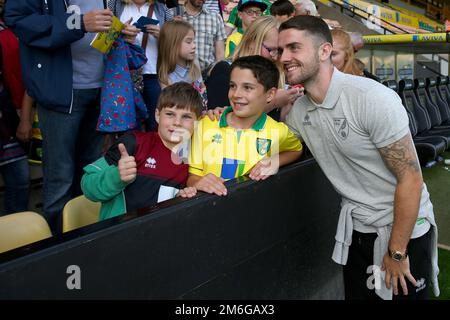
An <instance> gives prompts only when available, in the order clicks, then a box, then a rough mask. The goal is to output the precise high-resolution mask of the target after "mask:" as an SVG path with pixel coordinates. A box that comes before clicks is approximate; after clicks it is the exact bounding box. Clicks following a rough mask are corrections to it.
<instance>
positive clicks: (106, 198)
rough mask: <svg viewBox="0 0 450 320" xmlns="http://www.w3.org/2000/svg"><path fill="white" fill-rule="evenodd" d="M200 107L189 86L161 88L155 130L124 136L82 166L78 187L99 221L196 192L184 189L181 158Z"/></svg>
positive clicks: (186, 169)
mask: <svg viewBox="0 0 450 320" xmlns="http://www.w3.org/2000/svg"><path fill="white" fill-rule="evenodd" d="M201 105H202V101H201V98H200V95H199V94H198V92H197V91H196V90H195V89H194V88H193V87H192V86H191V85H190V84H187V83H185V82H178V83H175V84H173V85H170V86H168V87H166V88H164V89H163V90H162V91H161V95H160V98H159V101H158V107H157V109H156V112H155V118H156V121H157V122H158V124H159V125H158V131H157V132H146V133H143V132H140V131H133V132H128V133H126V134H125V135H123V136H121V137H120V138H119V140H118V141H117V142H116V143H115V144H114V145H113V146H112V147H111V148H109V150H108V152H107V153H106V154H105V156H104V157H102V158H100V159H98V160H97V161H95V162H94V163H92V164H90V165H88V166H86V167H85V168H84V171H85V174H84V176H83V179H82V181H81V187H82V189H83V192H84V195H85V196H86V197H87V198H88V199H90V200H92V201H97V202H102V206H101V209H100V220H104V219H108V218H112V217H115V216H118V215H122V214H124V213H126V212H131V211H134V210H138V209H145V208H148V207H151V206H152V205H155V204H156V203H158V202H161V201H164V200H167V199H171V198H173V197H174V196H176V195H177V194H179V195H180V196H183V197H192V196H194V195H195V194H196V189H195V188H184V186H185V184H186V180H187V178H188V165H187V164H185V163H183V161H185V159H182V157H180V154H184V155H185V156H186V157H187V154H186V153H187V151H186V146H187V144H188V143H189V141H190V137H191V135H192V133H193V131H194V122H195V121H196V119H197V117H198V116H199V115H200V112H201ZM180 188H181V189H182V190H181V191H180V190H179V189H180ZM183 188H184V189H183Z"/></svg>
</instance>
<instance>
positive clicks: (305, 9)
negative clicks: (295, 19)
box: [294, 0, 319, 16]
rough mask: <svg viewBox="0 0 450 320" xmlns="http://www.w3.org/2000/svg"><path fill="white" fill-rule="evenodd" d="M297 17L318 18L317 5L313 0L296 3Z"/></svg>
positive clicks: (298, 0)
mask: <svg viewBox="0 0 450 320" xmlns="http://www.w3.org/2000/svg"><path fill="white" fill-rule="evenodd" d="M294 7H295V15H296V16H318V15H319V13H318V12H317V8H316V5H315V4H314V2H312V1H311V0H296V1H295V5H294Z"/></svg>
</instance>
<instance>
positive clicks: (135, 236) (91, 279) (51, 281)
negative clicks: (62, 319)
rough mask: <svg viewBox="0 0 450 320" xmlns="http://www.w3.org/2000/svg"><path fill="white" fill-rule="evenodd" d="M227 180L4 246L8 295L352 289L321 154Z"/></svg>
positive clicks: (328, 292) (265, 294) (228, 295)
mask: <svg viewBox="0 0 450 320" xmlns="http://www.w3.org/2000/svg"><path fill="white" fill-rule="evenodd" d="M228 189H229V192H228V196H226V197H217V196H211V195H204V194H203V195H200V196H199V197H197V198H195V199H191V200H183V199H175V200H171V201H168V202H166V203H164V204H161V206H162V207H165V208H162V209H160V210H157V211H154V210H153V211H151V212H148V213H146V214H143V215H139V216H137V215H136V214H135V215H133V214H132V215H127V216H123V217H120V218H116V219H111V220H109V221H104V222H101V223H98V224H95V225H93V226H88V227H85V228H82V229H79V230H75V231H73V232H70V233H68V234H65V235H64V236H62V237H61V238H58V239H47V240H44V241H41V242H39V243H36V244H33V245H30V246H28V247H24V248H19V249H16V250H13V251H10V252H8V253H5V254H2V255H0V299H116V298H120V299H177V298H179V299H341V298H343V282H342V269H341V267H340V266H338V265H336V264H335V263H333V262H332V260H331V254H332V250H333V246H334V234H335V230H336V224H337V218H338V213H339V201H340V199H339V197H338V195H337V194H336V192H335V191H334V189H333V188H332V187H331V185H330V184H329V182H328V180H327V179H326V178H325V176H324V175H323V174H322V172H321V171H320V169H319V167H318V165H317V164H316V162H315V161H314V160H313V159H310V160H305V161H302V162H300V163H296V164H294V165H292V166H290V167H287V168H284V169H282V170H281V171H280V172H279V173H278V174H277V175H276V176H274V177H271V178H269V179H267V180H266V181H263V182H253V181H250V180H247V179H240V181H231V182H229V188H228ZM173 203H175V204H174V205H172V206H167V205H168V204H173ZM69 288H71V289H69Z"/></svg>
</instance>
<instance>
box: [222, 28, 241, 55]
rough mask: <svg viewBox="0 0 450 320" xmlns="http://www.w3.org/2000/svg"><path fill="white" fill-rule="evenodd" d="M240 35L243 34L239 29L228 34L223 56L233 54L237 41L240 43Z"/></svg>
mask: <svg viewBox="0 0 450 320" xmlns="http://www.w3.org/2000/svg"><path fill="white" fill-rule="evenodd" d="M242 37H243V34H242V32H239V31H235V32H233V33H232V34H230V36H229V37H228V39H227V42H226V45H225V58H228V57H229V56H232V55H233V53H234V50H235V49H236V47H237V46H238V45H239V43H241V40H242Z"/></svg>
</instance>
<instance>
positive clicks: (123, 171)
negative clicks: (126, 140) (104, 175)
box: [118, 143, 137, 183]
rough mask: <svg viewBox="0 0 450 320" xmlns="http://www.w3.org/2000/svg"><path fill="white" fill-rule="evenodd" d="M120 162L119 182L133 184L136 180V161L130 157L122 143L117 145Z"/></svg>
mask: <svg viewBox="0 0 450 320" xmlns="http://www.w3.org/2000/svg"><path fill="white" fill-rule="evenodd" d="M118 149H119V151H120V160H119V163H118V169H119V175H120V180H122V181H123V182H125V183H130V182H133V181H134V180H135V179H136V174H137V166H136V160H135V159H134V157H133V156H130V155H129V154H128V152H127V149H126V148H125V146H124V144H123V143H119V145H118Z"/></svg>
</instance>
